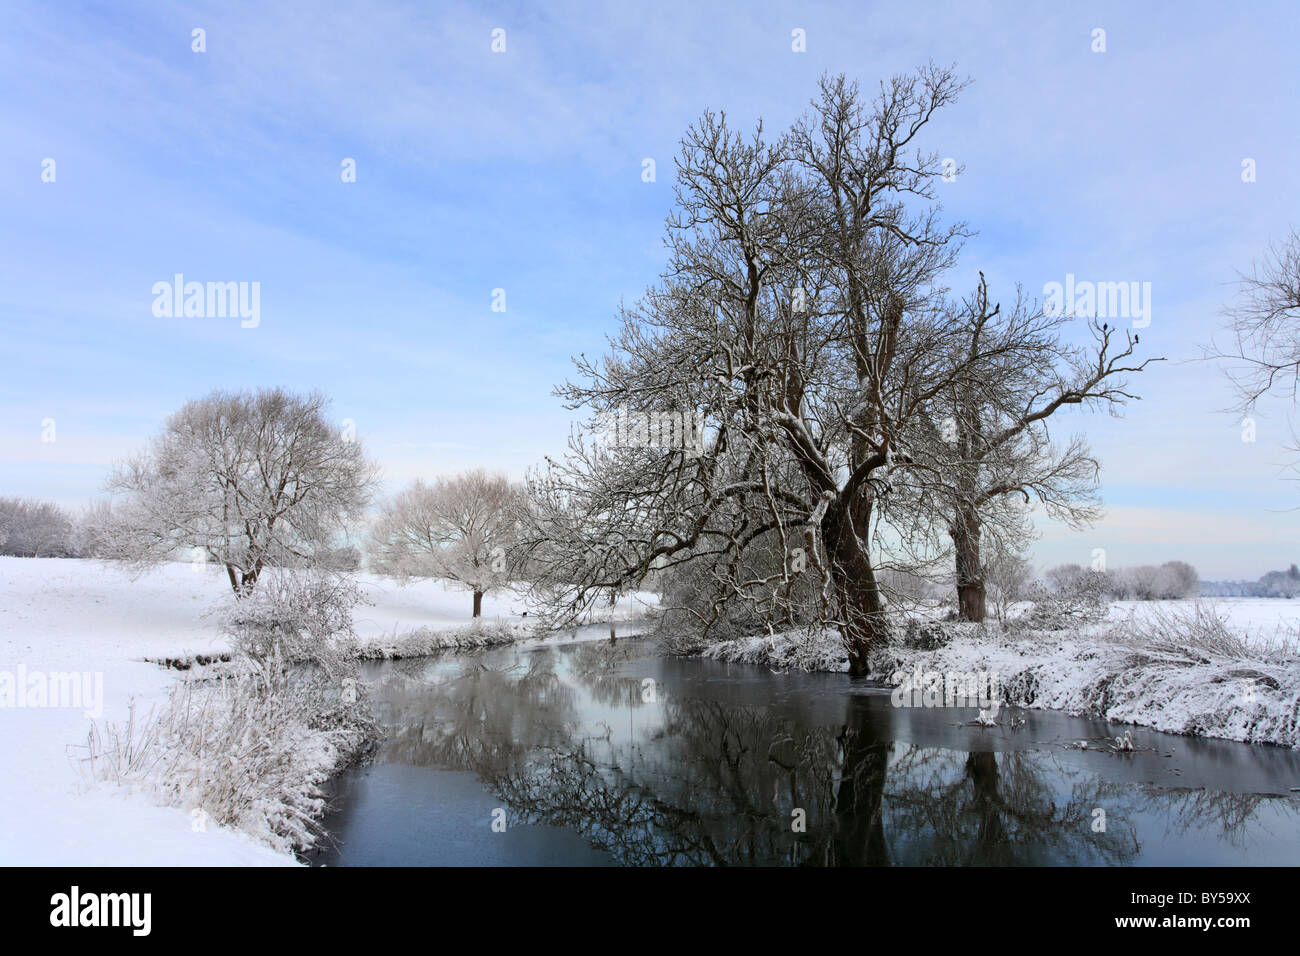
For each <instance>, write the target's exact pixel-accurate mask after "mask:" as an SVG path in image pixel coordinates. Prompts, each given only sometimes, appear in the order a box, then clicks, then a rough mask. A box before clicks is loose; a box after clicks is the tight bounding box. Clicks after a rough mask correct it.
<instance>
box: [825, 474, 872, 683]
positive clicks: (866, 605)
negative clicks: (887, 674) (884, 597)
mask: <svg viewBox="0 0 1300 956" xmlns="http://www.w3.org/2000/svg"><path fill="white" fill-rule="evenodd" d="M849 510H850V512H851V513H852V520H850V519H849V515H848V514H846V513H844V512H842V511H839V510H836V509H832V510H831V511H830V512H828V513H827V520H826V521H825V522H824V523H823V525H822V534H823V537H824V540H825V542H826V553H827V556H828V557H829V558H830V562H831V581H832V583H833V584H834V586H835V593H836V597H837V599H838V601H839V605H840V616H841V618H842V620H843V622H844V625H843V636H844V645H845V648H846V649H847V650H848V654H849V676H851V677H865V676H866V674H867V672H868V671H869V670H870V665H869V663H868V661H867V655H868V653H869V651H870V650H871V645H872V643H873V642H874V641H875V639H876V638H877V637H881V636H883V635H884V634H885V631H886V628H887V623H886V621H885V607H884V604H883V602H882V601H881V599H880V588H879V586H878V585H877V584H876V572H875V569H874V568H873V567H872V566H871V557H870V555H868V554H867V551H866V545H865V543H864V542H863V541H862V540H861V538H863V537H864V536H865V534H866V529H867V528H868V527H870V521H871V502H870V500H868V499H865V498H862V499H859V500H857V501H856V502H854V503H853V504H851V505H850V506H849ZM855 529H861V530H858V531H857V533H855Z"/></svg>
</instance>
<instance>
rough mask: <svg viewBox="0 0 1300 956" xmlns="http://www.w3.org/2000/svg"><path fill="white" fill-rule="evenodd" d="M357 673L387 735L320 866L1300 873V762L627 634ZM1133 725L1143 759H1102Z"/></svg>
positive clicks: (345, 779)
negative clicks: (903, 700)
mask: <svg viewBox="0 0 1300 956" xmlns="http://www.w3.org/2000/svg"><path fill="white" fill-rule="evenodd" d="M364 676H365V677H366V680H367V682H368V685H369V692H370V700H371V701H372V703H373V706H374V708H375V712H376V714H377V715H378V717H379V719H380V722H381V724H382V727H383V729H384V732H385V734H386V737H385V740H384V742H383V744H382V745H381V748H380V751H379V754H378V756H377V758H376V760H375V762H374V763H373V764H371V765H368V766H364V767H359V768H356V769H354V770H351V771H349V772H348V773H346V774H344V775H343V776H342V777H340V778H339V779H338V780H337V781H336V782H335V786H334V790H333V792H332V794H331V798H332V803H333V805H334V807H335V809H334V810H333V811H332V812H331V813H330V814H329V815H328V816H327V818H326V820H325V825H326V827H327V828H328V829H329V831H330V833H331V838H330V840H329V841H327V843H326V844H324V845H323V846H322V848H321V849H320V850H318V851H316V852H315V853H314V854H313V857H312V862H313V863H316V864H323V865H330V866H365V865H480V866H490V865H503V866H526V865H564V866H586V865H590V866H608V865H638V866H659V865H777V866H779V865H813V866H831V865H961V864H964V865H994V866H1004V865H1023V864H1030V865H1033V864H1045V865H1082V866H1094V865H1100V866H1123V865H1197V866H1204V865H1219V864H1231V865H1252V864H1258V865H1294V864H1296V863H1297V862H1300V793H1293V792H1291V788H1293V787H1300V753H1297V752H1295V751H1291V750H1286V749H1282V748H1274V747H1259V746H1249V745H1245V744H1236V743H1229V742H1226V741H1217V740H1203V739H1196V738H1190V737H1181V736H1175V735H1169V734H1160V733H1156V732H1153V731H1147V730H1143V729H1139V728H1132V727H1123V726H1116V725H1110V724H1107V723H1106V722H1104V721H1097V720H1084V719H1078V718H1072V717H1069V716H1066V715H1063V714H1059V713H1055V712H1049V711H1032V710H1017V709H1011V708H1004V709H1003V710H1002V711H1001V712H999V714H998V715H997V716H998V721H999V725H998V726H996V727H982V726H978V725H977V724H975V723H974V721H973V718H974V717H975V716H976V711H974V710H970V709H964V708H961V709H959V708H930V709H927V708H913V707H895V706H893V704H892V703H891V700H890V694H889V691H888V690H885V689H881V688H877V687H873V686H871V685H870V684H868V683H866V682H863V681H856V680H851V679H850V678H848V677H846V676H844V675H841V674H804V673H790V674H774V673H772V672H770V671H768V670H767V669H765V668H762V667H756V666H752V665H742V664H723V663H719V662H716V661H706V660H698V659H682V658H671V657H662V656H659V655H657V654H656V652H655V650H654V647H653V646H652V645H651V644H650V643H649V642H647V641H642V640H637V639H627V638H622V639H620V640H618V641H617V642H616V643H610V642H609V641H607V640H605V641H587V642H576V643H571V644H558V645H557V644H549V645H541V646H533V647H528V646H523V647H518V646H512V647H507V648H503V649H495V650H485V651H476V652H449V653H445V654H443V655H440V656H437V657H430V658H420V659H413V660H404V661H387V662H382V663H376V664H371V665H368V666H367V668H366V671H365V675H364ZM1126 729H1127V730H1129V731H1130V733H1131V736H1132V739H1133V742H1134V744H1135V745H1136V746H1137V747H1138V748H1139V749H1138V750H1137V751H1136V752H1133V753H1115V752H1112V751H1111V750H1110V748H1109V747H1108V746H1107V745H1106V742H1105V740H1104V739H1103V738H1112V737H1114V736H1116V735H1118V734H1122V733H1123V732H1124V731H1125V730H1126ZM1080 740H1088V741H1089V749H1088V750H1080V749H1077V744H1076V743H1075V742H1076V741H1080Z"/></svg>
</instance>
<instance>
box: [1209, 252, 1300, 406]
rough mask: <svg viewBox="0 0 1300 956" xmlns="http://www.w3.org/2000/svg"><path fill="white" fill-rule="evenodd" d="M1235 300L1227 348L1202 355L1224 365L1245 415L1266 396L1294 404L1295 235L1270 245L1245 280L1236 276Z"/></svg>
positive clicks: (1297, 375)
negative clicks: (1283, 396) (1282, 397)
mask: <svg viewBox="0 0 1300 956" xmlns="http://www.w3.org/2000/svg"><path fill="white" fill-rule="evenodd" d="M1240 285H1241V289H1240V295H1239V297H1238V300H1237V302H1236V304H1235V305H1233V306H1231V307H1230V308H1229V309H1228V311H1227V316H1228V327H1227V331H1228V332H1229V334H1230V335H1231V336H1232V345H1231V346H1230V347H1229V348H1228V349H1226V350H1221V349H1217V348H1212V349H1210V350H1207V357H1209V358H1219V359H1228V360H1229V361H1231V362H1233V363H1234V364H1233V365H1232V366H1231V367H1229V369H1228V370H1227V374H1228V378H1229V380H1230V381H1231V382H1232V384H1233V386H1234V388H1235V389H1236V391H1237V396H1238V399H1239V407H1240V408H1241V409H1242V410H1249V409H1251V408H1252V407H1254V405H1255V404H1256V403H1257V402H1258V401H1259V400H1260V399H1261V398H1263V397H1264V396H1265V395H1266V394H1268V393H1270V392H1278V393H1281V394H1289V395H1290V396H1291V401H1292V404H1294V403H1295V401H1296V399H1297V398H1300V232H1297V231H1296V230H1295V229H1292V231H1291V234H1290V236H1288V237H1287V238H1286V239H1285V240H1283V241H1282V242H1279V243H1274V244H1273V245H1272V246H1270V247H1269V249H1268V250H1267V251H1266V252H1265V253H1264V255H1263V257H1262V258H1261V259H1260V260H1259V261H1257V262H1256V263H1255V265H1254V267H1253V269H1252V270H1251V274H1250V275H1242V276H1241V282H1240Z"/></svg>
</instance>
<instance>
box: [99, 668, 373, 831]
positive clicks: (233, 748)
mask: <svg viewBox="0 0 1300 956" xmlns="http://www.w3.org/2000/svg"><path fill="white" fill-rule="evenodd" d="M358 689H359V685H358V684H356V683H355V682H354V681H349V680H348V679H344V680H342V681H338V680H334V679H331V678H329V677H327V676H326V675H325V673H324V672H323V671H321V670H320V669H317V668H306V669H299V668H291V667H288V666H287V665H286V663H285V661H284V660H283V659H281V658H279V657H277V656H274V655H273V656H272V657H271V658H269V659H267V660H263V661H256V660H252V659H250V658H244V659H242V660H241V661H239V662H237V664H236V665H232V666H231V667H230V668H228V669H226V670H225V672H224V673H222V674H221V675H220V676H218V677H216V678H191V679H187V680H185V681H183V682H181V683H180V684H178V685H177V686H176V687H174V688H173V690H172V692H171V696H170V698H169V700H168V702H167V704H166V706H164V707H163V708H162V710H161V711H160V712H157V713H150V714H149V715H148V716H147V717H145V718H143V719H141V718H140V717H139V716H138V715H137V714H136V712H135V710H134V707H132V711H131V715H130V717H129V718H128V720H127V721H126V723H125V724H120V725H119V724H109V725H107V726H105V727H103V728H102V729H101V728H100V727H99V726H98V725H97V726H95V727H93V728H92V730H91V732H90V735H89V737H88V739H87V742H86V746H85V748H84V750H85V754H84V756H83V757H82V758H81V764H82V768H83V770H84V772H85V774H86V776H87V778H88V779H89V780H90V781H91V782H103V783H111V784H118V785H122V786H126V787H129V788H131V789H133V790H143V791H145V792H147V793H149V794H151V795H152V796H153V797H154V798H155V799H156V800H157V801H158V802H160V803H162V804H164V805H166V806H173V807H179V808H182V809H188V810H189V811H190V812H191V815H192V817H193V819H194V821H195V825H196V826H207V825H208V823H212V824H215V825H218V826H226V827H232V828H235V829H239V830H242V831H244V832H245V833H248V834H250V835H251V836H253V837H254V838H256V839H258V840H260V841H261V842H263V843H266V844H267V845H269V846H271V847H272V848H274V849H277V850H280V851H284V852H288V851H292V850H302V849H306V848H307V847H309V846H311V845H312V843H313V842H315V840H316V839H317V838H318V837H319V836H320V833H321V828H320V824H319V819H320V817H321V815H322V814H323V812H324V810H325V800H324V797H323V794H322V792H321V785H322V784H323V783H324V782H325V781H326V780H327V779H328V778H329V777H330V776H331V775H332V774H333V773H335V772H336V771H338V770H339V769H341V768H342V767H343V766H345V765H346V764H347V763H349V762H350V761H352V760H353V759H355V758H356V757H357V756H359V755H360V754H361V753H362V752H363V751H364V750H365V749H366V748H367V747H368V746H369V745H370V743H371V742H372V741H373V739H374V737H375V736H376V734H377V730H376V726H375V724H374V721H373V718H372V717H371V716H370V714H369V711H368V709H367V707H366V706H365V704H364V703H363V702H362V701H361V699H360V694H359V693H358Z"/></svg>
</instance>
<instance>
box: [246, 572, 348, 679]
mask: <svg viewBox="0 0 1300 956" xmlns="http://www.w3.org/2000/svg"><path fill="white" fill-rule="evenodd" d="M364 601H365V598H364V597H363V596H362V594H361V590H360V588H359V587H358V586H357V583H356V582H355V581H354V580H353V579H352V578H351V577H349V576H345V575H341V574H334V573H331V572H327V571H320V570H315V569H312V570H305V571H289V570H283V569H276V570H273V571H271V572H269V573H266V574H264V575H263V578H262V586H261V587H260V588H259V589H258V590H256V591H254V592H253V593H251V594H249V595H248V596H247V597H244V598H242V599H240V600H235V601H232V602H231V603H230V605H229V606H228V607H227V609H226V610H225V611H224V613H223V614H222V620H221V624H222V630H223V631H224V632H225V633H226V634H227V635H228V636H229V637H230V639H231V642H232V644H233V645H234V648H235V650H237V651H239V652H241V653H243V654H246V655H247V656H248V657H250V658H251V659H253V660H255V661H259V662H265V661H269V660H271V659H273V658H279V659H281V660H284V661H285V662H287V663H289V664H301V663H305V662H311V663H313V664H315V665H317V666H319V667H322V668H324V669H325V671H326V672H327V673H329V674H330V675H332V676H336V677H337V676H354V675H352V674H351V670H352V669H353V668H354V667H355V665H354V664H353V663H352V662H353V660H354V659H355V657H356V637H355V633H354V631H353V629H352V609H353V608H354V607H356V605H357V604H360V603H362V602H364Z"/></svg>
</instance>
